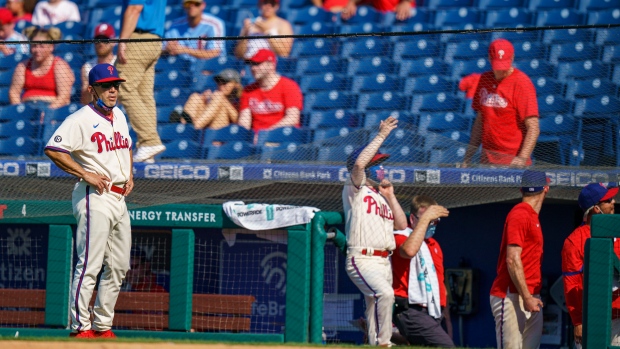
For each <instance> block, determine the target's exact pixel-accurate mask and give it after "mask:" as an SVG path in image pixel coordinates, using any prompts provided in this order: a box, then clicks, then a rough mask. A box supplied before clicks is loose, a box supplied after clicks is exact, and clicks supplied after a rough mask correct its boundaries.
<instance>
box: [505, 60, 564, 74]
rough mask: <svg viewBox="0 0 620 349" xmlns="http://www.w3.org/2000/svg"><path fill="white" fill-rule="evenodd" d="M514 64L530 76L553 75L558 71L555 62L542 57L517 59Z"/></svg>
mask: <svg viewBox="0 0 620 349" xmlns="http://www.w3.org/2000/svg"><path fill="white" fill-rule="evenodd" d="M514 66H515V67H516V68H517V69H519V70H521V71H522V72H524V73H525V74H527V75H528V76H529V77H530V78H532V77H535V76H548V77H553V76H555V71H556V68H555V66H554V65H553V64H551V63H549V62H547V61H545V60H542V59H532V60H529V59H528V60H524V61H515V62H514Z"/></svg>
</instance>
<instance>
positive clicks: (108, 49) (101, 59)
mask: <svg viewBox="0 0 620 349" xmlns="http://www.w3.org/2000/svg"><path fill="white" fill-rule="evenodd" d="M94 34H95V35H94V39H99V40H109V39H114V38H115V37H116V31H114V27H112V25H111V24H108V23H101V24H99V25H98V26H96V27H95V33H94ZM115 45H116V44H115V43H113V42H110V43H108V42H103V41H98V42H95V53H96V54H97V57H95V58H93V59H91V60H89V61H88V62H86V63H84V65H83V66H82V73H81V74H82V95H81V98H80V99H81V101H82V103H84V104H88V103H90V102H91V101H92V98H93V97H92V95H91V94H90V92H88V73H89V72H90V70H91V69H92V68H93V67H94V66H96V65H97V64H101V63H108V64H112V65H114V63H116V55H115V54H114V46H115Z"/></svg>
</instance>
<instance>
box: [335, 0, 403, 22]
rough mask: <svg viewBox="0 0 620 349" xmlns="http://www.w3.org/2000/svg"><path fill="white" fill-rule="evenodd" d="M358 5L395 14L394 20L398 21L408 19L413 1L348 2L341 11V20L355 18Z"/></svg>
mask: <svg viewBox="0 0 620 349" xmlns="http://www.w3.org/2000/svg"><path fill="white" fill-rule="evenodd" d="M358 4H360V5H366V4H367V5H370V6H372V7H374V8H375V9H376V10H377V11H381V12H396V19H397V20H399V21H405V20H407V19H409V17H411V8H412V7H415V1H414V0H349V2H348V3H347V5H346V6H345V8H344V9H343V10H342V19H344V20H345V21H346V20H348V19H349V18H351V17H353V16H355V13H356V12H357V5H358Z"/></svg>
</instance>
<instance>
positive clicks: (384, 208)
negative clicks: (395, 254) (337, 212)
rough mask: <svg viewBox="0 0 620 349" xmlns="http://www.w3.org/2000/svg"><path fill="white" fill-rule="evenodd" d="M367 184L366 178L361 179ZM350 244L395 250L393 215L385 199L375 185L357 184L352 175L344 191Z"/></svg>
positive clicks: (343, 198)
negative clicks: (373, 186)
mask: <svg viewBox="0 0 620 349" xmlns="http://www.w3.org/2000/svg"><path fill="white" fill-rule="evenodd" d="M362 183H366V177H365V176H364V178H363V179H362ZM342 203H343V205H344V215H345V232H346V235H347V246H348V247H356V248H367V247H370V248H373V249H375V250H389V251H393V250H394V249H395V248H396V242H395V241H394V215H393V214H392V210H391V209H390V206H389V205H388V203H387V201H385V198H384V197H383V196H382V195H381V194H379V192H377V191H376V190H375V189H374V188H372V187H369V186H366V185H365V184H363V185H361V186H360V187H359V188H358V187H356V186H355V185H354V184H353V182H352V181H351V178H349V179H347V182H346V183H345V185H344V189H343V190H342Z"/></svg>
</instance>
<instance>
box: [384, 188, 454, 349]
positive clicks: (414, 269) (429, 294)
mask: <svg viewBox="0 0 620 349" xmlns="http://www.w3.org/2000/svg"><path fill="white" fill-rule="evenodd" d="M441 213H443V214H446V213H447V210H446V209H445V208H443V207H442V206H438V205H437V202H436V201H435V200H434V199H433V198H431V197H429V196H426V195H416V196H414V197H413V199H412V200H411V214H410V215H409V227H408V228H407V229H405V230H396V231H394V240H395V241H396V250H394V254H393V255H392V274H393V278H392V280H393V281H392V285H393V287H394V303H395V305H396V307H395V308H394V323H395V324H396V326H397V327H398V331H399V332H400V334H401V335H403V336H405V338H407V341H408V342H409V345H414V346H415V345H423V346H433V347H441V348H454V347H455V346H454V342H453V341H452V337H451V336H450V335H448V333H446V331H444V329H443V328H442V327H441V321H442V318H443V317H444V316H446V322H447V323H449V322H450V311H449V309H448V308H447V307H446V304H447V297H448V292H447V289H446V285H445V284H444V268H443V252H442V251H441V247H440V246H439V243H437V241H436V240H435V239H433V235H434V234H435V228H436V227H437V224H438V223H439V217H441V215H440V214H441ZM422 232H424V235H422V234H421V233H422ZM416 233H417V234H416ZM414 245H415V246H416V248H413V250H414V251H417V252H416V253H415V254H413V255H412V254H411V253H409V252H408V251H409V249H408V248H411V247H412V246H414ZM411 273H415V274H413V275H414V277H411V276H410V275H411ZM418 276H420V277H422V279H420V278H419V277H418ZM413 280H415V281H417V282H412V281H413ZM429 287H430V288H429ZM448 328H449V330H450V332H452V331H451V325H450V326H448Z"/></svg>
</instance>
